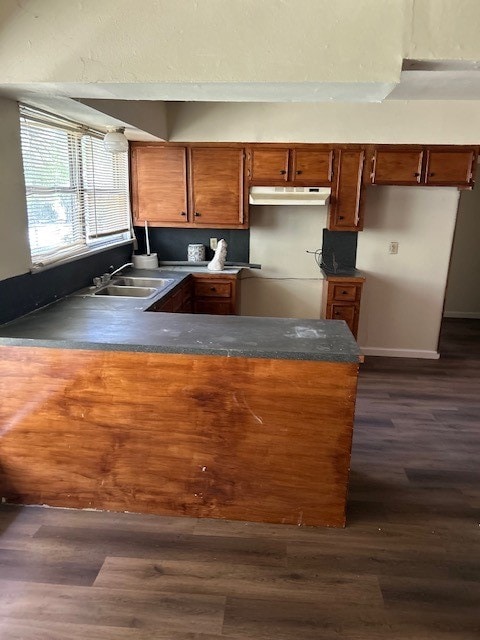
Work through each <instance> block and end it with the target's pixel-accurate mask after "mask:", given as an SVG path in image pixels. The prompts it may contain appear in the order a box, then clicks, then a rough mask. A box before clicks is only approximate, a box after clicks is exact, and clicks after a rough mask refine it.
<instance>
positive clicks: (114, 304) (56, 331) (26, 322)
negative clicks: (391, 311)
mask: <svg viewBox="0 0 480 640" xmlns="http://www.w3.org/2000/svg"><path fill="white" fill-rule="evenodd" d="M200 269H202V267H199V268H196V269H195V270H194V272H197V273H198V272H199V270H200ZM203 269H204V272H206V273H211V274H212V275H215V272H209V271H208V270H207V269H206V268H203ZM192 271H193V270H192V269H190V268H189V267H182V268H175V269H174V270H172V269H170V268H160V269H158V270H146V269H142V270H138V269H137V270H135V269H130V270H125V271H124V272H123V273H122V275H130V276H137V277H153V276H157V277H162V278H172V279H173V280H174V282H172V283H171V285H170V286H168V287H167V288H165V289H164V290H163V291H162V292H161V293H160V294H159V295H157V296H155V297H154V298H150V299H148V300H147V299H139V298H110V297H108V296H105V297H102V296H92V295H91V292H92V290H93V288H91V287H90V288H86V289H83V290H81V291H79V292H77V293H75V294H72V295H70V296H68V297H66V298H64V299H62V300H60V301H58V302H56V303H54V304H51V305H49V306H47V307H44V308H42V309H39V310H38V311H35V312H33V313H30V314H28V315H26V316H23V317H21V318H18V319H17V320H14V321H12V322H10V323H8V324H5V325H2V326H0V345H5V346H39V347H54V348H62V349H92V350H117V351H141V352H155V353H180V354H199V355H220V356H229V357H248V358H272V359H287V360H317V361H318V360H320V361H328V362H358V361H359V356H360V351H359V348H358V345H357V343H356V342H355V340H354V339H353V336H352V335H351V333H350V331H349V330H348V329H347V326H346V324H345V323H344V322H343V321H340V320H303V319H302V320H300V319H297V318H260V317H248V316H213V315H205V314H180V313H158V312H157V313H150V312H146V311H145V310H146V309H147V308H148V307H150V306H151V305H152V304H153V303H154V302H155V301H157V300H159V299H160V298H161V297H164V296H165V295H167V294H168V293H169V292H171V291H172V290H173V289H174V288H175V287H176V286H177V285H178V284H179V283H180V282H181V281H182V280H183V279H185V278H186V277H187V276H188V275H189V273H191V272H192ZM239 271H240V268H237V269H225V270H224V271H222V272H216V273H217V274H218V275H221V274H227V273H228V274H238V273H239Z"/></svg>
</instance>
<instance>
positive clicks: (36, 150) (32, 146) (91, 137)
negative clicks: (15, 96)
mask: <svg viewBox="0 0 480 640" xmlns="http://www.w3.org/2000/svg"><path fill="white" fill-rule="evenodd" d="M20 127H21V138H22V155H23V167H24V174H25V186H26V192H27V212H28V233H29V240H30V251H31V256H32V268H33V269H35V268H37V269H38V268H41V267H43V266H45V265H47V264H51V263H53V262H57V261H59V260H62V259H65V258H68V257H71V256H75V255H81V254H84V253H86V252H89V251H92V250H93V249H97V248H102V247H107V246H109V245H112V244H115V243H118V242H122V241H126V240H130V239H131V230H130V210H129V193H128V158H127V154H126V153H117V154H111V153H108V152H106V151H105V150H104V148H103V134H101V133H99V132H95V131H92V130H90V129H88V128H86V127H82V126H81V125H77V124H75V123H72V122H69V121H67V120H63V119H62V118H60V117H57V116H53V115H51V114H46V113H44V112H40V111H36V110H34V109H32V108H30V107H26V106H23V105H22V106H21V107H20Z"/></svg>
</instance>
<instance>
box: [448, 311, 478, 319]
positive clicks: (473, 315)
mask: <svg viewBox="0 0 480 640" xmlns="http://www.w3.org/2000/svg"><path fill="white" fill-rule="evenodd" d="M443 317H444V318H466V319H468V318H470V319H480V311H445V313H444V314H443Z"/></svg>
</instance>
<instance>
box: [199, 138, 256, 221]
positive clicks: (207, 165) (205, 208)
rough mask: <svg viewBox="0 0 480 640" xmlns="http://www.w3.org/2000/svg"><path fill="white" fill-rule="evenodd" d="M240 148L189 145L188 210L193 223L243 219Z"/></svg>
mask: <svg viewBox="0 0 480 640" xmlns="http://www.w3.org/2000/svg"><path fill="white" fill-rule="evenodd" d="M243 178H244V151H243V149H236V148H235V149H230V148H224V147H192V148H191V149H190V211H191V212H192V221H193V222H194V223H195V225H196V226H206V227H214V226H216V225H218V224H222V225H228V226H232V227H235V226H238V225H241V224H243V222H244V179H243Z"/></svg>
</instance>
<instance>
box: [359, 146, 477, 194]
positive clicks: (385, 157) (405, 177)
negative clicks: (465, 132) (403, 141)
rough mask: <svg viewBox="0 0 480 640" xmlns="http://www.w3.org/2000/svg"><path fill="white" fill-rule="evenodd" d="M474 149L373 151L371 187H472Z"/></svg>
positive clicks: (406, 148)
mask: <svg viewBox="0 0 480 640" xmlns="http://www.w3.org/2000/svg"><path fill="white" fill-rule="evenodd" d="M476 155H477V154H476V150H475V149H473V148H471V147H470V148H465V147H462V148H454V147H412V146H408V147H402V146H386V147H377V148H375V149H374V152H373V156H372V171H371V182H372V184H378V185H381V184H384V185H402V186H415V185H422V186H426V185H428V186H452V187H472V186H473V170H474V164H475V160H476Z"/></svg>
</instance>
